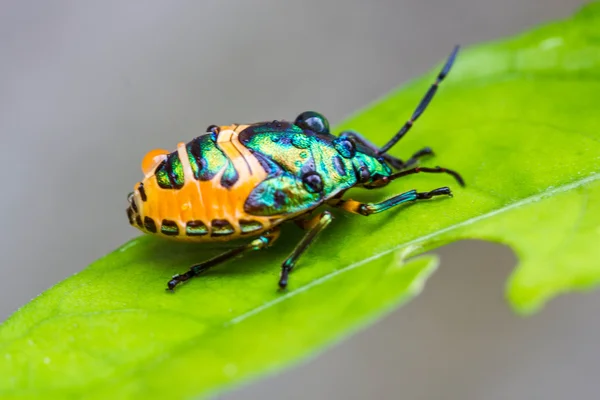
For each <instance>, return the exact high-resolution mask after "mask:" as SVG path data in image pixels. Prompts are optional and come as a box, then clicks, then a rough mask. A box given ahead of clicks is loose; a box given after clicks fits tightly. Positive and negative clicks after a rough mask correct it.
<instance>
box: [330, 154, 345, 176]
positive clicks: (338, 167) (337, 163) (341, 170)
mask: <svg viewBox="0 0 600 400" xmlns="http://www.w3.org/2000/svg"><path fill="white" fill-rule="evenodd" d="M333 168H335V171H336V172H337V173H338V174H340V175H341V176H344V175H346V166H345V165H344V161H342V158H341V157H340V156H334V157H333Z"/></svg>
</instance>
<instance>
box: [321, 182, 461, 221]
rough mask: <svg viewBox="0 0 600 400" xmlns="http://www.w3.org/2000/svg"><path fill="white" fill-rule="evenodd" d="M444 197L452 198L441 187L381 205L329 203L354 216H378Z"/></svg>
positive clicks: (346, 202) (447, 190)
mask: <svg viewBox="0 0 600 400" xmlns="http://www.w3.org/2000/svg"><path fill="white" fill-rule="evenodd" d="M443 195H446V196H452V192H451V191H450V188H448V187H441V188H438V189H434V190H431V191H429V192H417V191H416V190H411V191H409V192H406V193H402V194H399V195H397V196H394V197H392V198H389V199H387V200H384V201H382V202H380V203H361V202H359V201H356V200H352V199H348V200H342V199H333V200H331V201H330V202H329V205H331V206H333V207H338V208H341V209H343V210H346V211H348V212H351V213H354V214H360V215H365V216H368V215H371V214H377V213H380V212H382V211H386V210H389V209H390V208H392V207H395V206H398V205H400V204H404V203H408V202H411V201H416V200H424V199H431V198H432V197H434V196H443Z"/></svg>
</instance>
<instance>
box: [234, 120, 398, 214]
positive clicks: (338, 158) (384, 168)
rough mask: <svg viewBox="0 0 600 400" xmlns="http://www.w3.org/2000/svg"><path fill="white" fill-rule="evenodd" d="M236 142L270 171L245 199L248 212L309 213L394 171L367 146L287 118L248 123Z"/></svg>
mask: <svg viewBox="0 0 600 400" xmlns="http://www.w3.org/2000/svg"><path fill="white" fill-rule="evenodd" d="M239 140H240V142H241V143H242V144H243V145H244V146H246V147H247V148H248V149H250V150H251V151H252V152H253V154H254V155H255V157H256V158H258V160H259V161H260V162H261V164H262V166H263V168H265V170H266V171H267V173H268V178H267V179H266V180H265V181H263V182H262V183H261V184H260V185H258V186H257V187H256V189H255V190H254V191H253V192H252V194H251V195H250V197H249V198H248V200H247V201H246V204H245V209H246V211H247V212H248V213H250V214H255V215H276V214H287V213H289V214H295V213H299V212H301V211H307V210H310V209H311V208H314V207H316V206H318V205H319V204H321V203H322V202H324V201H325V200H327V199H329V198H331V197H333V196H335V195H337V194H338V193H340V192H342V191H344V190H346V189H349V188H350V187H352V186H355V185H357V184H364V183H369V182H371V181H372V180H373V179H376V178H378V177H382V176H389V175H390V174H391V173H392V170H391V169H390V167H389V166H388V165H387V164H385V162H383V160H380V159H377V158H376V157H375V156H374V155H373V153H372V152H371V151H370V150H369V149H366V148H363V147H361V146H357V145H356V144H355V143H353V142H352V141H350V140H348V139H347V138H338V137H336V136H333V135H331V134H328V133H327V134H317V133H314V132H311V131H309V130H303V129H301V128H300V127H298V126H297V125H294V124H292V123H290V122H284V121H273V122H266V123H259V124H254V125H251V126H249V127H248V128H246V129H245V130H244V131H242V132H241V133H240V134H239Z"/></svg>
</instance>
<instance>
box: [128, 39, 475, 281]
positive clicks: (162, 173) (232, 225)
mask: <svg viewBox="0 0 600 400" xmlns="http://www.w3.org/2000/svg"><path fill="white" fill-rule="evenodd" d="M457 52H458V46H457V47H455V48H454V50H453V51H452V53H451V54H450V56H449V57H448V59H447V61H446V63H445V65H444V66H443V68H442V70H441V71H440V72H439V74H438V76H437V79H436V80H435V82H434V83H433V84H432V85H431V87H430V88H429V90H428V91H427V93H426V94H425V96H424V97H423V99H422V100H421V101H420V103H419V104H418V106H417V108H416V109H415V111H414V113H413V114H412V116H411V118H410V119H409V120H408V121H407V122H406V123H405V124H404V126H402V128H401V129H400V130H399V131H398V132H397V133H396V134H395V135H394V136H393V137H392V138H391V139H390V140H389V141H388V142H387V143H386V144H385V145H384V146H383V147H377V146H376V145H374V144H372V143H371V142H369V141H368V140H367V139H365V138H364V137H363V136H361V135H360V134H358V133H356V132H353V131H345V132H342V133H341V134H340V135H339V136H334V135H333V134H331V133H330V131H329V123H328V121H327V119H326V118H325V117H324V116H323V115H321V114H319V113H317V112H313V111H307V112H303V113H302V114H300V115H298V117H297V118H296V119H295V121H294V122H288V121H272V122H258V123H253V124H233V125H226V126H216V125H211V126H209V127H208V129H207V132H206V134H203V135H200V136H198V137H196V138H194V139H193V140H191V141H190V142H189V143H179V144H178V145H177V149H176V150H175V151H173V152H169V151H166V150H153V151H151V152H149V153H148V154H147V155H146V156H145V157H144V160H143V161H142V170H143V172H144V178H143V180H142V181H141V182H138V183H137V184H135V186H134V191H133V192H132V193H130V194H129V196H128V201H129V207H128V208H127V215H128V217H129V222H130V223H131V225H133V226H135V227H136V228H138V229H140V230H141V231H143V232H145V233H148V234H154V235H159V236H163V237H166V238H172V239H176V240H185V241H192V242H214V241H229V240H233V239H240V238H249V242H248V243H247V244H245V245H241V246H239V247H236V248H233V249H231V250H229V251H226V252H225V253H223V254H221V255H218V256H216V257H214V258H212V259H210V260H207V261H204V262H202V263H200V264H196V265H193V266H192V267H191V268H190V269H189V270H188V271H187V272H185V273H182V274H180V275H175V276H173V277H172V279H171V280H170V281H169V282H168V283H167V288H168V289H169V290H173V289H174V288H175V287H176V286H177V285H178V284H180V283H182V282H184V281H187V280H189V279H190V278H192V277H195V276H197V275H200V274H201V273H203V272H204V271H206V270H208V269H209V268H212V267H214V266H215V265H218V264H221V263H223V262H225V261H227V260H229V259H232V258H233V257H236V256H238V255H241V254H242V253H245V252H247V251H251V250H259V249H263V248H266V247H269V246H270V245H271V244H272V243H273V242H274V241H275V240H276V239H277V237H278V236H279V225H280V224H281V223H283V222H285V221H295V222H296V223H297V224H298V225H299V226H300V227H301V228H303V229H305V230H306V234H305V236H304V237H303V238H302V239H301V241H300V242H299V243H298V245H297V246H296V248H295V249H294V251H293V252H292V253H291V254H290V255H289V257H288V258H287V259H285V260H284V261H283V264H282V266H281V275H280V279H279V286H280V287H281V288H285V287H286V285H287V284H288V275H289V273H290V271H291V270H292V269H293V268H294V265H295V264H296V261H297V260H298V258H299V257H300V256H301V255H302V253H303V252H305V251H306V249H307V248H308V246H309V245H310V244H311V243H312V242H313V240H314V239H315V237H316V236H317V235H318V234H319V233H320V232H321V231H323V229H325V227H327V226H328V225H329V224H330V222H331V221H332V220H333V216H332V214H331V213H330V212H329V211H323V212H321V213H319V214H317V215H315V216H312V215H311V213H312V212H313V211H314V210H315V209H316V208H317V207H319V206H321V205H328V206H331V207H337V208H340V209H342V210H345V211H348V212H350V213H354V214H360V215H363V216H368V215H371V214H375V213H379V212H382V211H385V210H388V209H390V208H392V207H395V206H397V205H400V204H404V203H408V202H414V201H417V200H424V199H431V198H432V197H434V196H441V195H447V196H451V195H452V193H451V191H450V189H449V188H448V187H440V188H437V189H433V190H430V191H427V192H417V191H416V190H410V191H408V192H405V193H401V194H398V195H396V196H393V197H391V198H389V199H387V200H384V201H381V202H379V203H361V202H358V201H355V200H352V199H343V198H342V197H343V195H344V194H345V192H346V191H347V190H348V189H351V188H354V187H362V188H366V189H375V188H380V187H383V186H386V185H387V184H389V183H390V182H392V181H393V180H395V179H398V178H401V177H403V176H407V175H410V174H416V173H420V172H425V173H446V174H449V175H451V176H453V177H454V178H455V179H456V180H457V181H458V183H459V184H460V185H461V186H464V182H463V179H462V178H461V176H460V175H459V174H458V173H457V172H455V171H452V170H450V169H447V168H442V167H435V168H425V167H419V166H417V164H418V161H419V159H420V158H422V157H423V156H427V155H431V154H433V152H432V150H431V149H430V148H429V147H425V148H423V149H422V150H419V151H417V152H416V153H414V154H413V155H412V156H411V157H410V158H408V159H407V160H406V161H403V160H401V159H399V158H396V157H393V156H391V155H389V154H388V153H387V152H388V150H390V149H391V148H392V146H394V145H395V144H396V143H397V142H398V141H399V140H400V139H402V137H403V136H404V135H405V134H406V133H407V132H408V131H409V130H410V128H411V127H412V126H413V124H414V122H415V121H416V120H417V119H418V118H419V117H420V116H421V114H422V113H423V111H424V110H425V108H426V107H427V106H428V105H429V103H430V102H431V100H432V98H433V96H434V95H435V93H436V92H437V89H438V86H439V84H440V82H441V81H442V80H443V79H444V78H445V77H446V75H447V74H448V72H449V71H450V68H451V67H452V64H453V62H454V59H455V58H456V54H457Z"/></svg>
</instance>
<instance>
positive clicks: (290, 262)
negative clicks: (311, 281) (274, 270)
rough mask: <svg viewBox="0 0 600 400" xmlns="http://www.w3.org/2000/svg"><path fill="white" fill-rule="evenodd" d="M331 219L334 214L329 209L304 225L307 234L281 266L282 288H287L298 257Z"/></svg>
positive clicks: (280, 284)
mask: <svg viewBox="0 0 600 400" xmlns="http://www.w3.org/2000/svg"><path fill="white" fill-rule="evenodd" d="M331 221H333V215H331V213H330V212H329V211H324V212H322V213H321V214H319V215H317V216H316V217H315V218H313V219H312V220H311V221H309V222H307V223H306V224H305V225H304V227H306V229H308V232H306V235H304V237H303V238H302V240H300V243H298V244H297V245H296V248H295V249H294V251H292V254H290V256H289V257H288V258H287V259H286V260H285V261H284V262H283V264H282V266H281V277H280V278H279V287H280V288H282V289H285V287H286V286H287V284H288V275H289V273H290V272H291V270H292V269H293V268H294V265H295V264H296V261H298V258H299V257H300V256H301V255H302V253H304V252H305V251H306V249H307V248H308V246H309V245H310V244H311V243H312V242H313V240H314V239H315V238H316V237H317V235H318V234H319V233H321V231H322V230H323V229H325V228H326V227H327V225H329V223H331Z"/></svg>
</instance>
